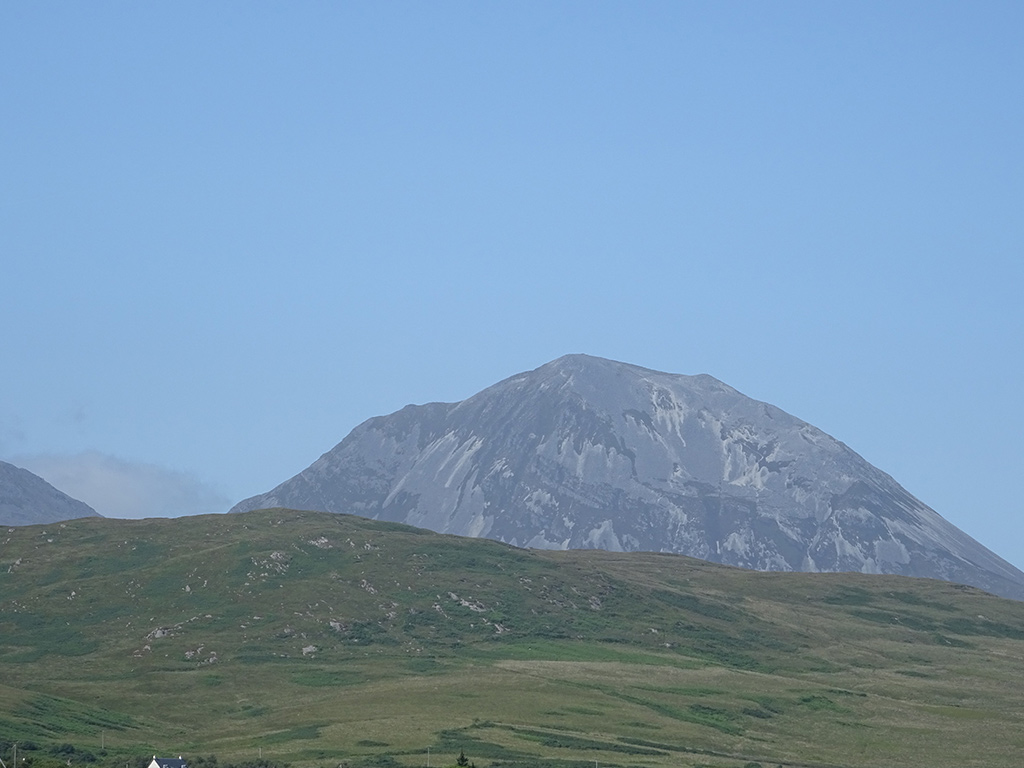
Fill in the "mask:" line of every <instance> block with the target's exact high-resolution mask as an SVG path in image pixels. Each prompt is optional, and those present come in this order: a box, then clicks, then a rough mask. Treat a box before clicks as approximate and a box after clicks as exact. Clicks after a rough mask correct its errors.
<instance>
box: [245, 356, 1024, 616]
mask: <svg viewBox="0 0 1024 768" xmlns="http://www.w3.org/2000/svg"><path fill="white" fill-rule="evenodd" d="M274 506H286V507H293V508H302V509H316V510H322V511H328V512H350V513H354V514H359V515H364V516H367V517H371V518H377V519H382V520H392V521H396V522H404V523H407V524H411V525H415V526H419V527H423V528H428V529H430V530H434V531H438V532H442V533H454V534H458V535H464V536H477V537H485V538H492V539H496V540H498V541H503V542H506V543H509V544H513V545H516V546H525V547H532V548H549V549H574V548H598V549H609V550H612V551H638V550H643V551H666V552H676V553H679V554H686V555H690V556H693V557H699V558H701V559H705V560H710V561H713V562H721V563H725V564H729V565H738V566H741V567H746V568H752V569H755V570H784V571H786V570H793V571H810V572H814V571H861V572H865V573H895V574H902V575H910V576H925V577H930V578H939V579H945V580H949V581H956V582H963V583H968V584H973V585H975V586H979V587H981V588H983V589H988V590H991V591H994V592H996V593H997V594H1001V595H1003V596H1008V597H1014V598H1016V599H1024V573H1022V572H1021V571H1019V570H1018V569H1016V568H1015V567H1014V566H1013V565H1011V564H1010V563H1008V562H1006V561H1005V560H1003V559H1002V558H1000V557H999V556H998V555H996V554H994V553H992V552H991V551H989V550H988V549H986V548H985V547H983V546H982V545H981V544H979V543H978V542H976V541H974V540H973V539H972V538H970V537H969V536H967V535H966V534H964V533H963V532H961V531H959V530H958V529H957V528H956V527H955V526H953V525H952V524H950V523H949V522H948V521H946V520H945V519H944V518H942V517H941V516H940V515H939V514H938V513H936V512H935V511H934V510H932V509H931V508H930V507H928V506H927V505H925V504H923V503H922V502H920V501H919V500H917V499H916V498H915V497H914V496H913V495H911V494H910V493H909V492H907V491H906V490H905V489H904V488H902V486H900V485H899V484H898V483H897V482H896V481H895V480H894V479H893V478H892V477H891V476H889V475H888V474H886V473H885V472H883V471H882V470H880V469H878V468H876V467H874V466H872V465H871V464H869V463H868V462H867V461H866V460H864V459H863V458H862V457H861V456H859V455H858V454H857V453H856V452H854V451H853V450H851V449H850V448H849V447H848V446H846V445H844V444H843V443H841V442H840V441H838V440H836V439H835V438H833V437H831V436H829V435H827V434H826V433H825V432H823V431H821V430H820V429H817V428H816V427H814V426H813V425H811V424H809V423H807V422H805V421H803V420H801V419H799V418H797V417H795V416H792V415H790V414H788V413H786V412H785V411H783V410H781V409H779V408H777V407H775V406H773V405H771V404H768V403H763V402H760V401H757V400H754V399H752V398H749V397H747V396H745V395H743V394H742V393H740V392H738V391H737V390H735V389H734V388H732V387H730V386H729V385H727V384H725V383H723V382H721V381H719V380H718V379H716V378H714V377H712V376H710V375H707V374H698V375H695V376H686V375H681V374H670V373H664V372H660V371H655V370H652V369H648V368H643V367H640V366H634V365H631V364H627V363H619V362H615V361H611V360H605V359H603V358H596V357H591V356H588V355H567V356H564V357H561V358H558V359H557V360H554V361H552V362H550V363H547V364H545V365H543V366H540V367H539V368H537V369H535V370H533V371H527V372H523V373H519V374H515V375H513V376H510V377H508V378H506V379H504V380H502V381H500V382H498V383H496V384H494V385H492V386H490V387H487V388H486V389H484V390H482V391H481V392H478V393H477V394H475V395H473V396H471V397H469V398H467V399H465V400H462V401H460V402H456V403H428V404H426V405H420V406H417V405H410V406H406V407H405V408H403V409H401V410H399V411H397V412H395V413H393V414H390V415H387V416H377V417H374V418H371V419H368V420H367V421H365V422H363V423H362V424H360V425H359V426H357V427H356V428H355V429H354V430H352V432H351V433H350V434H349V435H348V436H347V437H346V438H345V439H344V440H342V442H341V443H339V444H338V445H337V446H335V448H333V449H332V450H331V451H328V452H327V453H325V454H323V455H322V456H321V457H320V458H319V459H318V460H317V461H316V462H314V463H313V464H312V465H310V467H308V468H307V469H306V470H303V471H302V472H300V473H299V474H298V475H296V476H295V477H293V478H292V479H290V480H287V481H285V482H284V483H281V484H280V485H278V486H277V487H276V488H274V489H273V490H271V491H269V492H268V493H266V494H261V495H259V496H256V497H252V498H250V499H246V500H244V501H242V502H240V503H239V504H237V505H236V506H235V507H234V508H233V509H232V511H233V512H242V511H249V510H253V509H257V508H260V507H274Z"/></svg>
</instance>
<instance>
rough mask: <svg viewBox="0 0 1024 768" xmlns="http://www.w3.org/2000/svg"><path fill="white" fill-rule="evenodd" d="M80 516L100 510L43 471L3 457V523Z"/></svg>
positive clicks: (0, 497)
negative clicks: (41, 473) (66, 490)
mask: <svg viewBox="0 0 1024 768" xmlns="http://www.w3.org/2000/svg"><path fill="white" fill-rule="evenodd" d="M79 517H99V514H98V513H97V512H96V510H95V509H93V508H92V507H90V506H89V505H88V504H86V503H85V502H83V501H78V500H77V499H73V498H71V497H70V496H68V495H67V494H66V493H63V492H61V491H58V490H57V489H56V488H54V487H53V486H52V485H50V484H49V483H48V482H46V481H45V480H43V478H41V477H39V475H35V474H32V473H31V472H29V471H28V470H27V469H22V468H21V467H16V466H14V465H13V464H8V463H7V462H6V461H0V525H39V524H42V523H56V522H59V521H61V520H74V519H76V518H79Z"/></svg>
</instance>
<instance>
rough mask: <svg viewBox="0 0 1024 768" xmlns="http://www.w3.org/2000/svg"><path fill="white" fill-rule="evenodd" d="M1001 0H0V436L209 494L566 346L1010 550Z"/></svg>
mask: <svg viewBox="0 0 1024 768" xmlns="http://www.w3.org/2000/svg"><path fill="white" fill-rule="evenodd" d="M1022 39H1024V4H1021V3H1020V2H1017V1H1016V0H1014V1H1013V2H1005V3H1000V2H970V3H967V2H958V3H946V2H938V1H937V0H927V1H926V2H910V1H907V2H899V3H892V2H862V1H860V0H858V1H857V2H847V3H835V2H832V3H824V2H817V1H815V2H807V3H798V2H772V3H765V2H749V3H748V2H706V3H690V2H682V1H681V0H679V1H673V2H621V3H610V2H599V1H597V0H586V1H585V2H549V1H547V0H545V1H544V2H508V3H480V2H461V3H444V2H409V3H404V2H359V3H345V2H323V3H319V2H306V3H271V2H264V3H248V2H246V3H232V2H218V3H207V2H175V3H134V2H117V3H108V2H89V3H67V2H40V1H38V0H8V2H4V3H0V264H2V269H0V459H3V460H6V461H10V462H12V463H15V464H18V465H19V466H24V467H26V468H28V469H31V470H33V471H35V472H37V473H39V474H41V475H42V476H43V477H45V478H46V479H48V480H50V481H51V482H53V483H54V484H55V485H57V486H58V487H60V488H61V489H62V490H65V491H66V492H68V493H70V494H71V495H73V496H76V497H78V498H81V499H82V500H84V501H86V502H88V503H90V504H92V505H93V506H94V507H95V508H96V509H97V510H98V511H99V512H101V513H103V514H107V515H111V516H134V517H142V516H156V515H177V514H191V513H198V512H213V511H224V510H226V509H227V508H228V507H229V506H230V505H231V504H232V503H234V502H236V501H238V500H240V499H241V498H243V497H246V496H249V495H252V494H255V493H258V492H262V491H266V490H269V489H270V488H271V487H273V486H274V485H276V484H277V483H279V482H281V481H283V480H285V479H287V478H288V477H290V476H292V475H293V474H295V473H296V472H298V471H300V470H302V469H303V468H305V467H306V466H307V465H308V464H310V463H311V462H312V461H313V460H315V459H316V458H317V457H318V456H319V455H320V454H321V453H323V452H325V451H327V450H329V449H330V448H331V447H333V446H334V445H335V444H336V443H337V442H339V441H340V440H341V439H342V438H344V437H345V435H346V434H348V432H349V431H350V430H351V429H352V428H353V427H354V426H356V425H357V424H358V423H360V422H361V421H363V420H365V419H367V418H369V417H371V416H376V415H380V414H384V413H390V412H392V411H394V410H397V409H398V408H400V407H402V406H403V405H405V404H407V403H423V402H428V401H433V400H445V401H454V400H460V399H462V398H465V397H467V396H469V395H471V394H473V393H475V392H476V391H478V390H480V389H482V388H484V387H485V386H488V385H490V384H492V383H494V382H496V381H498V380H499V379H502V378H504V377H506V376H509V375H512V374H514V373H518V372H520V371H523V370H528V369H532V368H535V367H537V366H539V365H541V364H543V363H545V362H547V361H549V360H551V359H554V358H556V357H558V356H560V355H563V354H566V353H570V352H585V353H588V354H592V355H599V356H602V357H609V358H613V359H616V360H621V361H624V362H629V363H635V364H638V365H643V366H646V367H649V368H655V369H659V370H664V371H670V372H675V373H709V374H711V375H713V376H716V377H717V378H719V379H721V380H723V381H725V382H726V383H728V384H730V385H731V386H733V387H735V388H737V389H739V390H740V391H741V392H743V393H745V394H747V395H749V396H751V397H754V398H757V399H760V400H765V401H768V402H771V403H773V404H775V405H777V406H779V407H780V408H783V409H784V410H786V411H789V412H790V413H792V414H794V415H796V416H798V417H800V418H802V419H804V420H806V421H809V422H811V423H812V424H814V425H816V426H818V427H820V428H822V429H824V430H825V431H826V432H828V433H830V434H832V435H833V436H835V437H836V438H838V439H840V440H842V441H843V442H845V443H847V444H848V445H849V446H851V447H852V448H853V449H854V450H856V451H858V452H859V453H860V454H861V455H863V456H864V457H865V458H866V459H868V460H869V461H870V462H872V463H874V464H875V465H876V466H878V467H880V468H881V469H883V470H885V471H887V472H888V473H889V474H891V475H893V476H894V477H895V478H896V479H897V480H898V481H899V482H901V483H902V484H903V485H904V486H905V487H906V488H907V489H908V490H909V491H910V492H911V493H913V494H914V495H916V496H918V497H919V498H920V499H921V500H922V501H924V502H925V503H927V504H929V505H930V506H932V507H933V508H935V509H936V510H937V511H938V512H939V513H940V514H942V515H943V516H945V517H946V518H947V519H949V520H950V521H952V522H953V523H954V524H956V525H958V526H959V527H960V528H962V529H963V530H965V531H966V532H968V533H970V534H971V535H973V536H974V537H975V538H977V539H979V540H980V541H981V542H982V543H983V544H985V545H987V546H989V547H990V548H992V549H993V550H995V551H996V552H997V553H998V554H1001V555H1002V556H1004V557H1006V558H1007V559H1009V560H1010V561H1011V562H1013V563H1014V564H1015V565H1017V566H1018V567H1024V515H1022V512H1024V502H1022V501H1021V499H1022V493H1021V476H1022V466H1024V447H1022V446H1024V443H1022V434H1024V405H1022V397H1021V381H1022V374H1024V300H1022V296H1021V293H1022V288H1024V139H1022V137H1024V45H1022V44H1021V40H1022Z"/></svg>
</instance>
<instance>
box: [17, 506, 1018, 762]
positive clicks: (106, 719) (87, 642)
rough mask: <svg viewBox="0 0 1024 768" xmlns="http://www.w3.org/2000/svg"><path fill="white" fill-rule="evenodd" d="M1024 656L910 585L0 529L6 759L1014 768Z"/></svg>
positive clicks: (1011, 618) (285, 526)
mask: <svg viewBox="0 0 1024 768" xmlns="http://www.w3.org/2000/svg"><path fill="white" fill-rule="evenodd" d="M1022 662H1024V603H1018V602H1014V601H1009V600H1004V599H1000V598H996V597H993V596H991V595H987V594H985V593H983V592H980V591H978V590H975V589H972V588H968V587H959V586H954V585H950V584H944V583H940V582H932V581H925V580H916V579H905V578H898V577H867V576H860V575H856V574H820V575H818V574H766V573H754V572H749V571H741V570H736V569H732V568H727V567H724V566H718V565H713V564H709V563H705V562H702V561H698V560H693V559H689V558H685V557H680V556H676V555H658V554H636V553H634V554H616V553H608V552H602V551H576V552H535V551H525V550H518V549H513V548H510V547H507V546H504V545H501V544H497V543H494V542H490V541H484V540H477V539H461V538H455V537H447V536H439V535H436V534H433V533H428V532H425V531H421V530H418V529H414V528H410V527H407V526H402V525H395V524H388V523H379V522H373V521H369V520H364V519H361V518H357V517H349V516H345V515H326V514H317V513H306V512H293V511H284V510H270V511H261V512H253V513H249V514H245V515H230V516H229V515H215V516H207V517H200V518H181V519H176V520H143V521H130V520H104V519H84V520H78V521H73V522H68V523H64V524H56V525H50V526H34V527H27V528H8V529H3V531H2V533H0V757H2V758H3V759H4V760H5V761H8V765H9V760H8V759H9V758H10V757H11V751H10V750H9V747H10V745H11V742H19V743H21V744H22V747H20V749H21V750H22V751H21V752H20V753H19V754H20V755H28V756H29V757H34V756H37V757H38V758H39V760H37V762H39V763H40V764H41V762H42V759H41V758H42V756H43V755H52V754H54V753H55V752H59V749H60V747H61V745H64V747H63V748H64V750H65V753H66V755H67V757H68V759H69V760H71V763H72V764H75V763H81V762H87V761H89V760H90V759H95V761H96V763H97V764H98V765H110V766H118V765H121V764H124V763H126V762H128V761H130V760H131V759H132V758H137V757H139V756H149V755H152V754H154V753H156V754H161V753H162V754H167V755H171V754H173V755H177V754H183V755H185V756H187V757H188V756H194V757H198V756H208V755H216V756H218V758H219V759H220V761H221V762H222V763H223V762H225V761H233V762H243V761H251V760H257V759H258V758H263V759H264V760H274V761H279V762H288V763H292V764H293V765H310V766H324V768H335V767H336V766H339V765H341V764H347V765H348V766H353V767H354V766H362V765H365V766H380V767H381V768H388V767H389V766H424V765H426V764H427V761H428V759H429V761H430V765H431V766H433V768H437V766H441V765H448V764H452V763H454V762H455V758H456V757H457V756H458V754H459V752H460V750H465V754H466V757H467V758H468V759H469V760H471V761H472V762H474V763H475V764H476V766H478V768H485V767H486V766H490V765H494V764H500V765H505V766H513V765H514V766H522V767H523V768H531V767H532V766H536V765H540V764H544V765H552V766H564V768H572V767H574V766H579V768H583V767H584V766H592V765H594V764H595V763H597V764H598V765H599V766H605V767H606V768H607V767H609V766H649V767H650V768H659V767H660V766H666V767H667V766H697V765H702V766H722V767H723V768H726V767H735V768H740V767H742V766H746V765H748V764H749V763H760V764H761V765H763V766H766V767H767V766H777V765H786V766H850V767H853V766H857V767H861V766H865V767H866V766H891V765H899V766H910V767H913V766H922V767H924V766H929V767H932V766H958V767H961V768H962V767H963V766H988V767H991V766H1011V765H1012V766H1016V765H1019V763H1020V756H1021V754H1024V729H1022V728H1021V725H1022V716H1024V663H1022ZM26 745H27V746H26ZM30 747H35V750H34V751H32V750H31V749H29V748H30ZM4 749H7V750H8V751H3V750H4ZM428 749H429V757H428ZM26 750H28V751H26ZM62 754H64V753H62ZM19 761H20V757H19ZM62 763H63V760H62ZM19 768H22V766H19Z"/></svg>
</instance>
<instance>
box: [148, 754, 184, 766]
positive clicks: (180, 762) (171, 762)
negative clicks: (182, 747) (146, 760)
mask: <svg viewBox="0 0 1024 768" xmlns="http://www.w3.org/2000/svg"><path fill="white" fill-rule="evenodd" d="M148 768H188V766H187V765H185V760H184V759H183V758H182V756H181V755H178V756H177V757H176V758H175V757H157V756H156V755H153V762H151V763H150V764H149V766H148Z"/></svg>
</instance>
